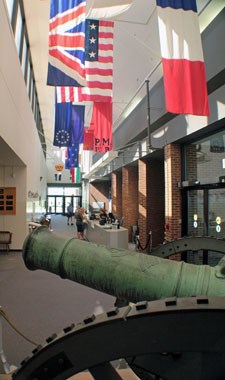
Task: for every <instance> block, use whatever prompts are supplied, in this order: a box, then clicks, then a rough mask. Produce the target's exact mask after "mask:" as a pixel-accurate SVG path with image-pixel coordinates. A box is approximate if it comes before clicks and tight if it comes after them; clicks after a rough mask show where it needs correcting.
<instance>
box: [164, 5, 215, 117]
mask: <svg viewBox="0 0 225 380" xmlns="http://www.w3.org/2000/svg"><path fill="white" fill-rule="evenodd" d="M156 3H157V11H158V25H159V34H160V45H161V55H162V65H163V75H164V88H165V98H166V108H167V111H169V112H172V113H176V114H193V115H203V116H204V115H209V106H208V95H207V86H206V74H205V66H204V58H203V51H202V44H201V35H200V30H199V23H198V14H197V6H196V0H176V1H174V0H156Z"/></svg>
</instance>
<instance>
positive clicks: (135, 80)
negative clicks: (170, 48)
mask: <svg viewBox="0 0 225 380" xmlns="http://www.w3.org/2000/svg"><path fill="white" fill-rule="evenodd" d="M90 1H91V0H87V5H88V4H89V3H90ZM222 1H223V0H222ZM213 2H217V3H220V0H197V4H198V10H199V11H201V10H202V9H203V8H204V7H205V6H206V5H208V4H210V3H213ZM24 10H25V16H26V22H27V28H28V35H29V41H30V48H31V55H32V61H33V67H34V73H35V79H36V85H37V91H38V97H39V103H40V109H41V114H42V121H43V128H44V132H45V137H46V142H47V158H48V157H52V154H53V153H52V152H53V146H52V141H53V131H54V87H51V86H47V85H46V78H47V65H48V25H49V14H50V0H24ZM114 20H115V29H114V69H113V70H114V71H113V128H114V129H115V128H117V127H118V125H119V124H120V123H121V122H122V120H123V118H125V117H126V115H127V114H128V113H129V112H130V111H131V109H132V108H134V107H135V105H137V103H138V102H139V101H140V100H141V99H142V98H143V97H144V96H145V93H146V88H145V81H146V79H150V83H151V85H154V83H156V82H157V81H158V79H159V78H160V77H161V75H162V72H161V58H160V46H159V35H158V29H157V28H158V25H157V12H156V1H155V0H134V1H133V5H132V6H131V7H130V8H129V10H128V11H126V12H124V13H123V14H121V15H120V16H118V17H117V18H116V19H114ZM86 117H87V118H88V117H89V115H88V114H87V116H86Z"/></svg>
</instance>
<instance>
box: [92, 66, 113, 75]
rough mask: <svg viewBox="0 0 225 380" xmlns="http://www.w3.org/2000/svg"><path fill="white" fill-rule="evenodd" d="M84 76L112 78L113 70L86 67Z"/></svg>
mask: <svg viewBox="0 0 225 380" xmlns="http://www.w3.org/2000/svg"><path fill="white" fill-rule="evenodd" d="M85 71H86V74H89V75H101V76H112V75H113V70H112V69H106V70H105V69H99V68H97V67H87V68H86V70H85Z"/></svg>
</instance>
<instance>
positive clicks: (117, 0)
mask: <svg viewBox="0 0 225 380" xmlns="http://www.w3.org/2000/svg"><path fill="white" fill-rule="evenodd" d="M133 2H134V1H133V0H110V1H109V0H92V1H91V3H90V6H89V7H88V4H87V12H86V13H87V18H93V19H104V18H113V17H115V16H117V15H119V14H121V13H123V12H125V11H127V10H128V9H129V8H130V6H131V5H132V3H133Z"/></svg>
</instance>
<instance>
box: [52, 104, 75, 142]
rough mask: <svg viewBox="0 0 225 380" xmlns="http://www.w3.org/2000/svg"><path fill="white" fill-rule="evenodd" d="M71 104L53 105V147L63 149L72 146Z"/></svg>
mask: <svg viewBox="0 0 225 380" xmlns="http://www.w3.org/2000/svg"><path fill="white" fill-rule="evenodd" d="M71 112H72V103H55V131H54V140H53V145H55V146H59V147H63V146H70V145H71V144H72V136H71Z"/></svg>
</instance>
